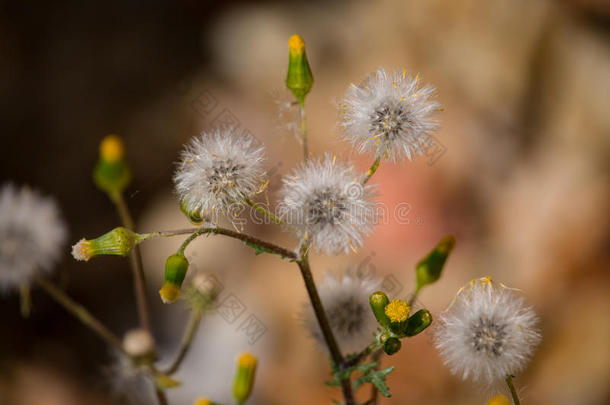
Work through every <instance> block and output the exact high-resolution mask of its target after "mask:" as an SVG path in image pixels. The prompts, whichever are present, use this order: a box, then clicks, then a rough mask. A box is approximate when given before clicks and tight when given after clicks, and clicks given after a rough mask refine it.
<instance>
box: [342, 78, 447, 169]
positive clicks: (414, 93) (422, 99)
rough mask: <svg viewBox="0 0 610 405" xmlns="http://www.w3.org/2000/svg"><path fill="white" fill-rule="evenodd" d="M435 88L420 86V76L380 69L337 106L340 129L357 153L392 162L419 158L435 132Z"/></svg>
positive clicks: (348, 93)
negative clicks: (433, 115)
mask: <svg viewBox="0 0 610 405" xmlns="http://www.w3.org/2000/svg"><path fill="white" fill-rule="evenodd" d="M433 93H434V88H433V87H432V86H429V85H425V86H421V85H420V80H419V76H417V77H415V78H413V77H411V76H410V75H408V74H407V73H406V71H405V70H403V71H402V72H392V73H387V72H386V71H385V70H384V69H379V70H377V72H376V73H375V74H371V75H369V76H368V78H367V79H366V80H365V81H364V83H362V84H361V85H360V86H356V85H354V84H352V85H351V86H350V87H349V88H348V90H347V93H346V95H345V97H344V98H343V100H342V101H341V102H340V104H339V105H340V111H341V126H342V127H343V129H344V132H345V135H346V138H347V139H348V140H349V141H351V142H352V144H354V146H355V147H356V148H357V149H358V152H359V153H364V152H365V151H375V153H376V154H377V156H379V157H386V158H389V159H391V160H393V161H396V160H398V158H399V157H403V156H404V157H406V158H407V159H409V160H411V159H412V157H413V155H414V154H415V153H419V154H421V153H422V152H423V148H424V147H425V145H426V143H427V142H428V138H429V136H430V135H431V134H432V133H433V132H435V131H436V130H437V129H438V124H437V122H436V120H435V119H434V118H433V117H432V114H433V113H435V112H436V111H438V110H439V108H440V104H439V103H438V102H436V101H434V100H432V99H431V97H432V95H433Z"/></svg>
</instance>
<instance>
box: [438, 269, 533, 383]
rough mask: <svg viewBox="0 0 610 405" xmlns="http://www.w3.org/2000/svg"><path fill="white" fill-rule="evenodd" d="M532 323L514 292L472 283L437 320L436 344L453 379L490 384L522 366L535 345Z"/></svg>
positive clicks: (492, 284)
mask: <svg viewBox="0 0 610 405" xmlns="http://www.w3.org/2000/svg"><path fill="white" fill-rule="evenodd" d="M537 319H538V318H537V316H536V314H535V313H534V311H533V310H532V309H531V308H530V307H528V306H526V305H525V304H524V302H523V298H522V297H520V296H519V294H518V292H517V291H515V290H514V289H511V288H508V287H506V286H504V285H503V284H499V283H495V282H493V281H492V280H491V279H490V278H488V277H486V278H482V279H479V280H473V281H471V282H470V284H469V285H467V286H465V287H463V288H462V289H461V290H460V291H459V292H458V294H457V296H456V298H455V300H454V302H453V303H452V305H451V306H450V307H449V308H448V309H447V311H445V312H444V313H443V314H442V315H441V317H440V326H439V327H438V328H437V329H436V331H435V344H436V347H437V349H438V350H439V352H440V354H441V356H442V357H443V359H444V361H445V364H446V365H447V366H449V368H450V369H451V372H452V373H453V374H456V375H460V376H461V377H462V378H463V379H467V378H472V379H473V380H475V381H481V380H482V381H485V382H487V383H488V384H492V383H493V382H494V381H497V380H502V379H504V378H505V377H506V375H512V374H516V373H518V372H519V371H521V370H522V369H523V368H524V367H525V365H526V364H527V362H528V361H529V359H530V357H531V355H532V353H533V351H534V349H535V347H536V346H537V344H538V343H539V342H540V338H541V337H540V334H539V332H538V329H537V327H536V324H537Z"/></svg>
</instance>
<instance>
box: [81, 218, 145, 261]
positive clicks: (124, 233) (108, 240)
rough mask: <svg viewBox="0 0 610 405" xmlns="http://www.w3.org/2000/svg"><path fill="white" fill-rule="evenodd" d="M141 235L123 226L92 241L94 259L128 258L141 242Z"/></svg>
mask: <svg viewBox="0 0 610 405" xmlns="http://www.w3.org/2000/svg"><path fill="white" fill-rule="evenodd" d="M139 236H140V235H137V234H136V233H134V232H133V231H131V230H129V229H127V228H124V227H122V226H119V227H116V228H114V229H113V230H111V231H109V232H106V233H105V234H103V235H102V236H99V237H97V238H95V239H92V240H91V241H90V245H91V248H90V249H91V251H92V252H93V254H92V257H95V256H127V255H128V254H129V252H131V249H132V248H133V247H134V246H135V245H136V244H137V243H138V242H139V241H140V238H139Z"/></svg>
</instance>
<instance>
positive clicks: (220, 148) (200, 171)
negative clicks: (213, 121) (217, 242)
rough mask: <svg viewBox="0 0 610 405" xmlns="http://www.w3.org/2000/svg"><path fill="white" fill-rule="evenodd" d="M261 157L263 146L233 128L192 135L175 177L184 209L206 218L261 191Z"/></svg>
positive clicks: (262, 175) (262, 171)
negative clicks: (196, 135)
mask: <svg viewBox="0 0 610 405" xmlns="http://www.w3.org/2000/svg"><path fill="white" fill-rule="evenodd" d="M263 160H264V148H263V146H261V145H260V144H259V143H258V142H257V141H256V140H255V139H254V138H253V137H252V136H251V135H249V134H247V133H242V132H239V131H238V130H236V129H217V130H215V131H214V132H211V133H206V132H204V133H202V134H201V136H199V137H196V138H193V140H191V142H190V143H189V144H188V145H187V146H186V147H185V149H184V151H183V152H182V161H181V163H180V167H179V169H178V171H177V172H176V174H175V176H174V183H175V185H176V192H177V194H178V196H179V197H180V201H181V204H182V206H183V209H184V210H185V212H187V213H190V214H191V215H192V213H197V214H198V215H200V216H201V217H202V218H206V219H208V220H212V216H214V214H226V213H230V212H231V205H232V204H238V205H240V204H243V202H244V199H245V198H246V197H250V196H252V195H254V194H256V193H257V192H259V191H260V190H261V188H262V186H263V184H264V178H263V177H264V175H265V170H264V169H263V165H262V163H263ZM212 222H216V221H214V220H212Z"/></svg>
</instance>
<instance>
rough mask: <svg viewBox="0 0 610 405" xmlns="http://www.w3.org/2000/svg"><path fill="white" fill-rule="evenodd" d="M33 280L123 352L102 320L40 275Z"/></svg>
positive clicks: (118, 340)
mask: <svg viewBox="0 0 610 405" xmlns="http://www.w3.org/2000/svg"><path fill="white" fill-rule="evenodd" d="M34 282H35V283H36V284H37V285H38V286H40V287H41V288H42V289H43V290H44V292H46V293H47V294H48V295H49V296H50V297H51V298H53V299H54V300H55V301H56V302H57V303H58V304H60V305H61V306H63V307H64V309H65V310H67V311H68V312H69V313H70V314H72V315H73V316H74V317H75V318H76V319H78V320H79V321H81V322H82V323H83V324H84V325H85V326H87V327H88V328H89V329H91V330H92V331H93V332H95V333H97V335H98V336H99V337H101V338H102V339H103V340H104V341H106V342H107V343H109V344H110V345H112V346H114V347H116V348H117V349H118V350H120V351H121V352H122V353H125V350H124V349H123V344H122V343H121V340H120V339H119V338H118V337H117V336H116V335H115V334H114V333H112V332H111V331H110V329H108V328H107V327H106V326H104V324H103V323H102V322H100V321H99V320H98V319H97V318H95V317H94V316H93V315H91V313H90V312H89V311H88V310H87V309H86V308H85V307H83V306H82V305H80V304H79V303H77V302H76V301H74V300H73V299H72V298H70V297H68V295H66V293H64V292H63V291H62V290H60V289H59V288H57V287H56V286H55V285H54V284H53V283H51V282H50V281H48V280H46V279H44V278H42V277H36V278H35V279H34Z"/></svg>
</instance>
